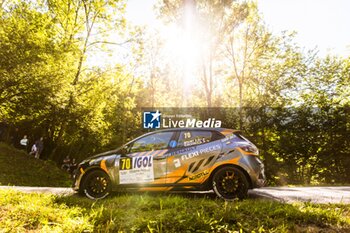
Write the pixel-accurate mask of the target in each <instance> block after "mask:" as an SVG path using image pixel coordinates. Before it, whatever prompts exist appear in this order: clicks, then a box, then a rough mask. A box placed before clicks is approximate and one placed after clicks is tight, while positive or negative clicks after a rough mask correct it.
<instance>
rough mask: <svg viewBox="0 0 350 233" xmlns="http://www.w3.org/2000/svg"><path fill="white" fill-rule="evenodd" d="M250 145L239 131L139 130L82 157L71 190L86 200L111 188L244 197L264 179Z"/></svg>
mask: <svg viewBox="0 0 350 233" xmlns="http://www.w3.org/2000/svg"><path fill="white" fill-rule="evenodd" d="M258 155H259V152H258V149H257V148H256V146H255V145H254V144H253V143H251V142H250V141H249V140H247V139H246V138H244V137H243V136H242V135H241V134H240V133H239V131H235V130H232V129H224V128H201V129H198V128H176V129H166V130H159V131H154V132H151V133H147V134H144V135H142V136H140V137H138V138H136V139H134V140H132V141H130V142H129V143H127V144H125V145H124V146H122V147H120V148H118V149H116V150H112V151H108V152H105V153H102V154H98V155H95V156H93V157H90V158H88V159H86V160H84V161H82V162H81V163H80V164H79V166H78V168H77V170H76V174H75V181H74V184H73V189H74V190H76V191H78V192H79V193H80V194H84V195H86V196H87V197H89V198H91V199H100V198H104V197H106V196H107V195H108V194H109V193H110V192H112V191H205V190H211V189H213V190H214V192H215V193H216V195H217V196H219V197H220V198H223V199H229V200H230V199H235V198H244V197H246V196H247V193H248V189H251V188H256V187H261V186H263V185H264V183H265V175H264V165H263V163H262V162H261V160H260V159H259V157H258Z"/></svg>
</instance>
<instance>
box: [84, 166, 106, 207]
mask: <svg viewBox="0 0 350 233" xmlns="http://www.w3.org/2000/svg"><path fill="white" fill-rule="evenodd" d="M82 188H83V193H84V194H85V195H86V196H87V197H88V198H90V199H94V200H96V199H102V198H105V197H106V196H108V194H109V193H110V190H111V181H110V179H109V176H108V175H107V174H106V173H105V172H103V171H101V170H95V171H92V172H90V173H88V174H87V176H86V177H85V179H84V181H83V184H82Z"/></svg>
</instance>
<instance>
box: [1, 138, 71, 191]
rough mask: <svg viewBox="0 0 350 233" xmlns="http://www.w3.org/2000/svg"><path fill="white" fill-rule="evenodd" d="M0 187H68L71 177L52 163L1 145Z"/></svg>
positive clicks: (3, 144)
mask: <svg viewBox="0 0 350 233" xmlns="http://www.w3.org/2000/svg"><path fill="white" fill-rule="evenodd" d="M0 171H1V173H0V185H17V186H42V187H46V186H49V187H68V186H70V185H71V180H70V178H69V175H68V174H67V173H65V172H64V171H62V170H60V169H59V168H58V167H57V165H56V164H55V163H54V162H52V161H44V160H40V159H35V158H34V157H32V156H28V155H27V154H26V153H25V152H24V151H21V150H17V149H15V148H13V147H12V146H9V145H7V144H5V143H0Z"/></svg>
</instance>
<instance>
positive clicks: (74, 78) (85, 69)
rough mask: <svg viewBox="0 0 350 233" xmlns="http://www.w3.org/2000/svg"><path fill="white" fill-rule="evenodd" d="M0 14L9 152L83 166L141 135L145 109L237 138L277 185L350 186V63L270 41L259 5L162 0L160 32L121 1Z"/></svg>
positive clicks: (18, 8) (31, 1) (15, 1)
mask: <svg viewBox="0 0 350 233" xmlns="http://www.w3.org/2000/svg"><path fill="white" fill-rule="evenodd" d="M0 5H1V7H0V125H1V129H0V139H1V140H2V141H7V142H11V135H13V132H14V131H15V130H16V128H17V129H18V130H19V132H20V134H21V135H24V134H26V135H28V136H29V140H30V142H32V143H33V142H34V141H35V140H36V139H38V138H39V137H44V154H43V159H50V160H53V161H55V162H57V163H58V164H60V163H61V162H62V160H63V158H64V157H65V156H66V155H69V156H71V157H73V158H76V159H77V160H79V161H81V160H82V159H84V158H86V157H87V156H90V155H93V154H94V153H98V152H101V151H106V150H108V149H112V148H117V147H119V146H121V145H122V144H124V143H126V142H128V141H129V140H131V139H133V138H135V137H137V136H139V135H141V134H142V133H143V132H144V129H142V122H141V121H142V111H143V109H144V108H148V109H157V108H159V109H160V108H173V109H185V110H186V109H187V110H189V111H192V113H193V114H194V115H195V116H196V114H197V115H198V117H201V116H202V115H201V113H202V112H206V113H207V114H208V115H206V117H208V116H210V117H215V116H218V118H220V119H221V120H222V121H223V127H227V128H233V129H239V130H241V131H242V132H243V134H244V135H246V136H247V137H248V138H249V139H250V140H251V141H253V142H254V143H255V144H256V145H257V146H258V148H259V149H260V156H261V157H262V159H263V160H264V163H265V166H266V174H267V177H268V180H269V184H270V185H286V184H344V183H349V180H350V140H349V139H350V121H349V119H350V115H349V113H350V58H343V57H339V56H331V55H328V56H320V55H318V51H317V49H313V50H307V49H305V48H303V47H300V46H299V45H298V44H297V43H296V42H295V35H296V34H295V33H296V32H289V31H282V32H280V33H272V32H271V31H270V29H269V27H268V26H267V25H266V24H265V22H264V18H263V16H262V15H261V14H260V13H259V9H258V6H257V4H256V3H255V2H253V1H232V0H213V1H207V0H196V1H194V0H159V1H158V2H157V4H156V5H155V6H154V10H155V12H156V14H157V26H155V27H149V26H145V25H135V24H133V23H132V22H129V21H128V19H127V17H126V7H127V5H128V1H124V0H109V1H105V0H25V1H21V0H0ZM196 112H197V113H196ZM210 113H211V114H210Z"/></svg>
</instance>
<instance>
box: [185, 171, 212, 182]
mask: <svg viewBox="0 0 350 233" xmlns="http://www.w3.org/2000/svg"><path fill="white" fill-rule="evenodd" d="M208 174H209V171H208V170H204V171H202V172H199V173H197V174H195V175H193V176H190V177H188V179H189V180H197V179H199V178H202V177H204V176H206V175H208Z"/></svg>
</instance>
